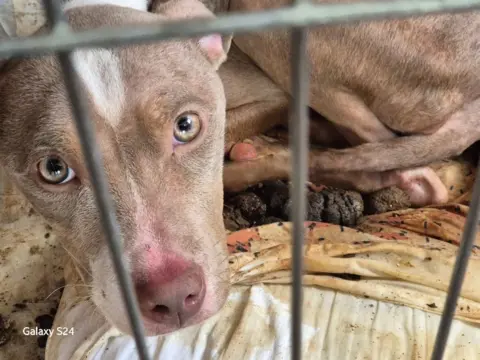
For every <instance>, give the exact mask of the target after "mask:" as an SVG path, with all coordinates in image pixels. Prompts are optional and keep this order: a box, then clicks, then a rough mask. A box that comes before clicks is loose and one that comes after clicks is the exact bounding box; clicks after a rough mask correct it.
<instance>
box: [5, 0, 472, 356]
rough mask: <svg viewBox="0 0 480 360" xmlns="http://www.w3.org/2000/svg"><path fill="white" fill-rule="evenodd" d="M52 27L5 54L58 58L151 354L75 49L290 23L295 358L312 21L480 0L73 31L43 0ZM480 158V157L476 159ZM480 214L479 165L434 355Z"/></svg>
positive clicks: (130, 309) (128, 299)
mask: <svg viewBox="0 0 480 360" xmlns="http://www.w3.org/2000/svg"><path fill="white" fill-rule="evenodd" d="M44 3H45V8H46V13H47V17H48V20H49V23H50V27H51V29H52V31H51V32H50V33H49V34H47V35H43V36H37V37H30V38H24V39H17V40H9V41H5V42H2V43H0V58H9V57H20V56H32V55H33V56H35V55H43V54H47V53H52V52H54V53H55V54H56V55H57V56H58V58H59V61H60V64H61V67H62V70H63V73H64V77H65V85H66V88H67V91H68V94H69V97H70V99H71V100H70V101H71V105H72V113H73V115H74V119H75V123H76V126H77V132H78V136H79V140H80V143H81V146H82V151H83V154H84V157H85V161H86V163H87V166H88V169H89V173H90V176H91V179H92V186H93V190H94V193H95V198H96V201H97V207H98V209H99V212H100V220H101V222H102V226H103V228H104V231H105V237H106V240H107V245H108V247H109V249H110V252H111V257H112V260H113V264H114V267H115V271H116V274H117V277H118V281H119V285H120V288H121V293H122V296H123V300H124V304H125V307H126V309H127V313H128V316H129V320H130V324H131V327H132V330H133V334H134V338H135V341H136V344H137V350H138V353H139V356H140V358H141V359H143V360H147V359H149V356H148V353H147V347H146V342H145V337H144V333H143V326H142V325H141V320H140V319H141V318H140V312H139V310H138V304H137V302H136V299H135V295H134V292H133V286H132V283H131V279H130V277H129V274H128V272H127V270H126V268H125V266H124V261H123V258H122V251H121V244H122V242H121V238H120V231H119V226H118V223H117V220H116V217H115V210H114V207H113V205H112V200H111V196H110V193H109V191H108V183H107V180H106V176H105V173H104V171H103V163H102V157H101V153H100V150H99V148H98V146H97V143H96V141H95V135H94V131H93V124H91V122H90V120H89V118H88V113H87V107H86V106H85V105H86V103H85V99H84V94H82V93H81V91H80V89H79V79H78V76H77V74H76V72H75V67H74V62H73V58H72V51H74V50H75V49H77V48H86V47H112V46H113V47H115V46H122V45H126V44H132V43H140V42H150V41H158V40H166V39H171V38H188V37H192V36H197V35H204V34H208V33H212V32H216V33H221V34H228V33H231V32H236V33H241V32H243V33H245V32H252V31H256V30H267V29H278V28H291V29H292V66H291V85H292V93H293V94H294V98H293V100H292V106H291V115H290V121H291V126H292V130H291V135H290V136H291V142H292V189H291V196H292V201H293V204H292V205H293V206H292V210H293V212H292V214H291V215H292V222H293V236H292V241H293V244H294V246H293V252H294V254H293V260H294V261H293V270H292V272H293V286H292V359H301V318H302V311H301V305H302V281H301V280H302V266H303V261H302V260H303V256H302V253H303V238H304V228H303V221H304V219H305V211H306V189H305V180H306V179H307V155H308V153H307V152H308V122H307V120H308V117H307V116H308V113H307V105H308V83H309V77H308V74H309V69H308V62H307V59H306V56H305V53H306V51H305V50H306V32H307V27H309V26H312V25H321V24H333V23H346V22H352V21H360V20H376V19H386V18H402V17H408V16H421V15H426V14H433V13H441V12H464V11H472V10H477V9H480V0H413V1H408V0H404V1H398V0H397V1H391V2H387V1H385V2H380V3H368V2H365V3H356V4H322V5H312V4H310V3H309V2H308V0H294V4H293V6H291V7H289V8H282V9H276V10H270V11H263V12H258V13H249V14H231V15H230V14H229V15H224V16H220V17H218V18H216V19H213V20H188V21H177V22H172V23H169V24H159V25H147V26H135V27H122V28H108V29H96V30H91V31H84V32H77V33H73V32H72V31H70V28H69V26H68V24H67V22H66V21H65V20H64V18H63V13H62V10H61V6H60V3H59V0H44ZM479 165H480V164H479ZM479 220H480V166H479V167H478V168H477V175H476V180H475V184H474V190H473V195H472V201H471V204H470V211H469V214H468V217H467V221H466V224H465V229H464V232H463V235H462V242H461V244H460V247H459V251H458V255H457V258H456V261H455V266H454V269H453V272H452V275H451V282H450V287H449V291H448V296H447V299H446V301H445V309H444V312H443V314H442V318H441V322H440V326H439V331H438V333H437V338H436V341H435V346H434V351H433V354H432V360H441V359H442V357H443V354H444V351H445V347H446V343H447V340H448V334H449V331H450V327H451V323H452V320H453V315H454V311H455V307H456V304H457V300H458V297H459V294H460V291H461V287H462V284H463V280H464V277H465V273H466V269H467V266H468V261H469V258H470V253H471V249H472V247H473V242H474V240H475V235H476V232H477V231H478V223H479Z"/></svg>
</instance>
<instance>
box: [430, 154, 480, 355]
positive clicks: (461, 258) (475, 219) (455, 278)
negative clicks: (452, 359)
mask: <svg viewBox="0 0 480 360" xmlns="http://www.w3.org/2000/svg"><path fill="white" fill-rule="evenodd" d="M479 221H480V162H479V164H478V165H477V174H476V180H475V185H474V187H473V193H472V199H471V201H470V209H469V211H468V215H467V220H466V222H465V228H464V230H463V234H462V242H461V243H460V247H459V249H458V254H457V259H456V261H455V267H454V268H453V271H452V276H451V280H450V286H449V289H448V295H447V299H446V301H445V307H444V310H443V314H442V319H441V320H440V325H439V327H438V332H437V338H436V339H435V346H434V348H433V354H432V360H442V358H443V354H444V352H445V348H446V346H447V342H448V336H449V335H450V328H451V326H452V321H453V316H454V314H455V308H456V307H457V300H458V297H459V295H460V291H461V289H462V285H463V280H464V278H465V274H466V271H467V267H468V261H469V260H470V254H471V253H472V247H473V243H474V241H475V238H476V235H477V231H478V224H479Z"/></svg>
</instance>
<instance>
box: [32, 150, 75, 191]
mask: <svg viewBox="0 0 480 360" xmlns="http://www.w3.org/2000/svg"><path fill="white" fill-rule="evenodd" d="M38 173H39V174H40V177H41V178H42V179H43V180H44V181H45V182H47V183H49V184H53V185H60V184H65V183H67V182H69V181H71V180H72V179H73V178H75V172H74V171H73V170H72V169H71V168H69V167H68V165H67V163H66V162H65V161H63V160H62V159H61V158H59V157H57V156H48V157H45V158H44V159H42V160H41V161H40V162H39V163H38Z"/></svg>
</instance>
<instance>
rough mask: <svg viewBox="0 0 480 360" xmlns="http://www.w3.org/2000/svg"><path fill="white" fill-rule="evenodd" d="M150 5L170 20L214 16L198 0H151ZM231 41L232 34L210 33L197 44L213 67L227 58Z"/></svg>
mask: <svg viewBox="0 0 480 360" xmlns="http://www.w3.org/2000/svg"><path fill="white" fill-rule="evenodd" d="M151 7H152V12H154V13H156V14H160V15H163V16H165V17H166V18H167V19H172V20H181V19H193V18H204V19H211V18H214V17H215V15H214V14H213V13H212V12H211V11H210V10H208V9H207V7H206V6H205V5H204V4H203V3H202V2H201V1H199V0H153V2H152V5H151ZM231 43H232V35H220V34H210V35H205V36H203V37H201V38H200V39H198V46H199V47H200V49H201V50H202V52H203V53H204V54H205V56H206V57H207V59H208V60H209V61H210V62H211V63H212V65H213V66H214V67H215V69H218V68H219V67H220V65H221V64H222V63H223V62H224V61H225V60H226V59H227V54H228V51H229V50H230V45H231Z"/></svg>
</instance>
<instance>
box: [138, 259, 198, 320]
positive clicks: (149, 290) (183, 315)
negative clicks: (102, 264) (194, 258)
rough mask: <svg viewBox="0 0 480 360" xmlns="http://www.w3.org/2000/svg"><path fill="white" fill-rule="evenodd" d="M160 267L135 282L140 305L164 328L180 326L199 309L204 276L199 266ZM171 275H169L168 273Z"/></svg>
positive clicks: (142, 309)
mask: <svg viewBox="0 0 480 360" xmlns="http://www.w3.org/2000/svg"><path fill="white" fill-rule="evenodd" d="M167 266H169V267H162V268H161V269H160V270H159V271H157V272H156V273H155V274H151V275H150V277H149V280H148V281H146V282H143V283H141V284H137V287H136V290H137V296H138V300H139V304H140V309H141V312H142V314H143V316H145V317H146V318H148V319H150V320H153V321H154V322H156V323H158V324H161V325H164V326H165V327H168V328H175V327H179V326H182V325H183V324H184V323H185V322H187V321H188V320H189V319H190V318H192V317H193V316H194V315H195V314H197V313H198V311H199V310H200V308H201V306H202V304H203V301H204V299H205V279H204V275H203V271H202V269H201V267H200V266H198V265H196V264H189V266H187V267H185V266H179V267H176V268H175V269H172V268H171V267H172V266H174V264H172V263H171V262H170V264H169V265H167ZM172 275H173V276H172Z"/></svg>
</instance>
